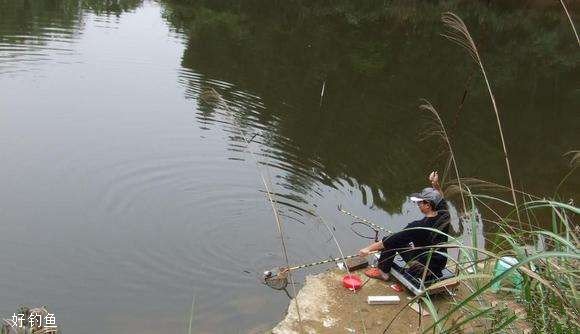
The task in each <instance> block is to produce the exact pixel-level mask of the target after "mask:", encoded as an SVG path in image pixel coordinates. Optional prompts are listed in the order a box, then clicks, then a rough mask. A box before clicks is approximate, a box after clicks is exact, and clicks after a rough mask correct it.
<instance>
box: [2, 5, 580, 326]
mask: <svg viewBox="0 0 580 334" xmlns="http://www.w3.org/2000/svg"><path fill="white" fill-rule="evenodd" d="M208 3H209V4H207V3H205V2H203V1H201V2H195V3H194V4H183V3H179V4H178V3H177V2H174V1H162V2H160V3H157V2H149V1H147V2H141V1H114V2H100V1H83V2H78V1H63V0H60V1H50V2H47V1H40V2H39V1H18V2H0V91H2V92H3V94H2V98H1V99H0V118H1V119H2V122H0V143H2V144H3V145H2V147H3V149H2V156H3V158H4V159H3V167H2V172H1V173H0V182H1V184H2V185H3V186H2V188H1V190H0V203H2V204H1V205H0V221H1V222H2V226H1V227H0V264H1V265H2V268H3V275H2V278H1V279H0V292H1V296H2V297H1V298H0V314H2V315H7V314H10V313H11V312H13V310H14V308H15V307H16V306H17V305H20V304H31V305H33V304H34V305H41V304H47V305H48V306H49V308H50V309H51V310H55V313H56V316H57V321H58V322H59V323H60V324H61V327H62V328H63V329H64V330H66V331H70V332H71V333H77V332H83V333H103V332H106V333H121V332H126V333H130V332H131V333H132V332H136V331H139V332H159V331H164V332H175V333H178V332H179V333H181V332H183V328H185V327H184V326H185V319H186V318H187V314H188V312H189V308H190V305H191V298H192V296H193V295H195V296H196V307H195V315H196V320H195V327H196V329H197V330H198V331H199V332H208V333H210V332H233V331H242V332H246V331H252V330H258V329H263V328H267V327H268V326H269V325H270V324H272V323H275V322H276V321H277V320H278V319H279V318H280V316H281V314H282V312H283V311H284V310H285V308H286V306H287V299H286V297H285V295H284V294H283V293H280V294H278V293H275V292H272V291H271V290H268V289H267V288H265V287H262V286H261V285H260V284H259V283H258V276H259V274H260V272H261V271H262V270H264V269H270V268H272V267H275V266H279V265H281V264H283V262H282V261H283V259H282V257H281V255H280V243H279V239H277V238H278V235H277V232H276V229H275V225H274V222H273V218H272V213H271V211H270V209H269V207H268V205H267V203H266V200H265V194H264V191H263V187H262V185H261V181H260V175H259V173H262V174H263V175H265V176H267V178H268V179H270V180H271V182H272V187H273V191H274V192H275V193H276V198H277V202H278V204H279V208H280V211H281V215H282V217H283V220H284V222H285V224H284V227H285V234H286V236H287V238H288V240H287V244H288V249H289V252H290V258H291V261H292V262H293V263H303V262H309V261H312V260H314V259H318V258H327V257H330V256H332V257H334V256H336V249H335V246H334V244H333V243H332V242H331V241H330V235H329V234H328V232H327V230H326V228H325V227H324V225H322V224H321V222H320V219H319V218H317V217H316V214H318V215H320V216H322V217H324V219H325V221H326V222H327V223H328V224H330V226H331V227H332V228H333V232H334V233H335V235H336V237H337V238H338V240H339V241H340V242H341V244H342V246H343V248H344V249H345V250H348V251H349V252H350V251H352V250H355V249H357V248H359V247H360V246H362V245H363V244H365V243H366V242H367V240H363V239H360V238H358V237H354V238H353V233H352V232H351V231H350V229H349V227H348V223H349V219H348V217H346V216H343V215H340V214H339V213H338V212H337V210H336V207H337V205H339V204H341V205H343V206H344V207H345V208H347V209H349V210H350V211H353V212H354V213H355V214H358V215H361V216H366V217H369V218H370V219H371V220H373V221H375V222H379V223H381V224H387V227H388V228H389V229H392V230H397V229H400V228H401V227H402V226H404V225H405V224H406V223H407V222H408V221H409V220H411V219H413V218H416V217H417V216H418V214H419V213H418V211H417V209H416V207H415V206H414V205H412V204H411V203H409V202H407V201H406V196H407V194H408V193H410V192H411V191H413V190H416V189H417V188H419V187H421V186H423V185H424V180H423V177H424V175H426V174H427V172H428V171H429V170H430V169H432V168H436V169H439V170H441V169H443V165H444V164H445V158H444V157H443V156H440V155H438V154H437V152H438V151H437V150H438V149H437V143H436V142H435V141H434V140H427V141H419V139H420V137H421V135H420V131H419V130H420V129H421V128H422V127H423V126H424V124H425V122H424V119H423V117H422V116H421V114H420V113H419V112H418V111H417V104H418V103H419V99H420V98H423V97H425V98H429V99H430V100H432V101H433V102H434V103H435V104H436V105H437V107H438V108H439V110H440V111H441V112H442V114H443V116H444V117H445V120H446V121H447V122H449V124H452V126H451V129H452V131H451V132H452V134H453V137H454V138H457V140H455V141H454V142H455V145H456V155H457V157H458V158H459V165H460V167H461V168H462V171H463V173H464V175H469V176H478V177H484V178H490V179H492V180H497V181H499V182H502V181H503V180H504V178H505V176H504V170H503V168H502V166H503V162H502V158H501V154H500V152H499V146H498V142H497V138H496V136H495V133H496V129H495V123H494V120H493V115H492V114H491V112H490V110H489V105H488V100H487V97H486V95H485V91H484V90H483V86H482V85H481V82H480V80H479V78H477V77H476V76H474V77H473V79H471V81H470V80H469V78H470V77H471V76H472V73H474V72H473V65H472V64H471V63H470V62H469V60H468V59H467V57H466V56H465V55H464V54H463V53H462V51H461V50H458V49H457V48H455V47H454V46H452V45H450V44H449V43H448V42H446V41H444V40H442V39H441V38H440V37H439V35H438V34H439V33H440V32H441V27H440V24H439V22H438V17H437V16H438V13H439V12H440V11H442V10H444V9H445V8H439V7H435V6H436V5H433V4H414V5H409V4H406V3H402V2H401V3H399V2H394V3H392V4H390V3H389V5H388V6H386V7H383V6H382V5H381V6H379V7H380V8H379V9H377V7H373V6H371V5H369V7H368V8H367V7H365V6H358V5H357V6H354V7H353V6H352V5H349V4H350V2H348V1H344V2H340V5H339V3H337V4H336V5H335V6H333V7H330V8H329V7H319V5H305V6H304V5H298V4H294V3H282V4H277V5H273V4H268V5H264V4H261V5H260V8H259V10H258V9H257V8H254V7H253V6H254V5H253V4H252V3H245V2H244V3H243V4H242V5H239V4H237V5H236V4H235V3H234V2H220V5H219V6H218V5H215V4H213V2H208ZM381 3H382V2H381ZM448 5H449V6H457V7H456V8H455V9H456V10H457V11H458V12H459V13H460V14H461V15H462V16H464V17H465V18H466V21H467V22H468V24H470V26H472V27H473V34H474V35H475V36H477V37H478V38H479V39H478V40H481V44H482V50H483V53H484V55H485V56H486V60H488V66H489V71H490V76H491V77H492V78H493V80H494V81H493V82H494V87H495V88H496V90H497V94H498V101H499V102H500V107H501V108H502V110H505V113H504V122H505V123H504V124H505V128H506V132H507V133H508V140H509V143H508V147H509V148H510V151H511V152H512V156H511V157H512V160H513V162H512V164H513V166H514V169H515V172H516V180H518V182H521V183H522V184H523V185H525V186H526V188H528V190H531V191H535V192H540V193H546V192H548V193H549V192H550V191H551V190H552V188H553V186H554V185H555V184H556V183H557V182H558V181H559V178H560V177H561V175H563V174H564V172H565V171H566V165H565V162H564V161H563V160H562V159H560V155H561V153H563V152H565V151H566V150H570V149H574V148H576V147H575V146H574V145H575V143H578V139H579V138H578V132H577V131H576V130H577V127H578V124H579V122H578V115H577V113H576V112H575V111H576V110H578V96H577V91H576V90H574V87H575V85H574V78H575V77H577V69H576V66H575V65H576V63H577V56H576V49H575V48H574V45H573V43H569V44H568V41H569V37H570V36H569V31H568V30H567V29H568V27H567V26H566V22H565V20H564V19H563V18H562V17H561V13H559V12H558V11H550V10H546V11H538V10H535V9H533V8H532V9H526V10H524V11H521V10H519V9H517V8H516V7H514V8H510V7H507V8H499V7H485V6H482V5H479V4H462V5H453V4H452V3H451V2H450V4H448ZM277 6H282V7H281V8H278V7H277ZM446 6H447V5H446ZM507 17H509V18H510V20H507V19H506V18H507ZM476 22H482V23H481V24H479V25H478V24H475V23H476ZM502 22H503V23H502ZM505 22H509V23H505ZM538 27H542V28H541V29H540V28H538ZM502 36H512V37H511V38H506V37H502ZM514 40H517V41H518V43H515V42H514ZM466 83H467V84H466ZM323 86H324V87H325V89H324V94H322V96H321V90H322V87H323ZM466 86H467V87H468V94H467V100H466V104H465V107H464V109H463V110H462V111H461V112H460V113H459V114H458V113H457V112H456V110H457V104H458V101H459V99H460V98H461V96H462V95H463V93H464V90H465V87H466ZM209 88H213V89H215V90H216V91H218V92H219V93H220V94H221V95H222V96H223V99H224V101H225V102H226V103H227V106H228V107H227V108H225V107H224V106H223V105H216V104H212V103H208V102H207V101H204V99H201V98H200V94H202V92H204V91H206V90H207V89H209ZM524 110H525V112H524ZM524 116H525V118H524ZM524 125H525V126H524ZM242 132H243V133H244V134H245V135H246V136H247V137H248V138H251V143H250V144H248V143H246V142H245V141H244V140H243V138H242V136H241V133H242ZM555 134H558V135H557V136H555ZM519 138H525V140H519ZM249 151H252V152H254V153H255V154H256V156H257V159H258V161H257V162H258V164H256V161H254V158H253V157H252V155H250V154H249V153H248V152H249ZM434 152H435V153H434ZM538 166H542V168H541V169H538ZM578 185H579V180H578V179H577V178H572V179H570V181H569V183H568V184H567V185H566V186H565V187H563V194H565V196H576V195H577V194H575V193H574V191H575V189H577V187H578ZM317 269H320V270H322V268H317ZM303 274H305V273H300V275H303ZM265 305H268V307H265Z"/></svg>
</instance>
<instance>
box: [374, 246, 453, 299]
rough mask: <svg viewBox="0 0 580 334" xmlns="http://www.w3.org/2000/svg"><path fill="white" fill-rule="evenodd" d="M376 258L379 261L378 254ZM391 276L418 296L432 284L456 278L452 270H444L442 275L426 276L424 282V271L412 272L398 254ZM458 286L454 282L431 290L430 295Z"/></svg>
mask: <svg viewBox="0 0 580 334" xmlns="http://www.w3.org/2000/svg"><path fill="white" fill-rule="evenodd" d="M375 256H377V259H378V256H379V255H378V254H376V255H375ZM390 274H391V276H393V277H394V278H396V279H397V280H398V281H399V282H401V284H403V285H404V286H405V287H407V289H409V291H411V292H412V293H413V294H414V295H416V296H418V295H422V294H424V293H425V291H426V288H428V287H429V286H431V285H432V284H435V283H437V282H441V281H444V280H446V279H449V278H452V277H455V274H454V273H453V272H451V270H449V269H447V268H444V269H443V270H442V271H441V274H440V275H434V274H431V275H427V276H425V281H424V282H423V274H422V270H421V271H419V272H417V270H412V269H411V268H409V266H407V264H406V263H405V261H404V260H403V258H402V257H401V256H400V255H398V254H397V255H396V256H395V258H394V260H393V265H392V267H391V272H390ZM457 286H459V281H457V282H452V283H450V284H448V285H445V286H441V287H439V288H437V289H434V290H430V291H429V293H430V294H438V293H442V292H446V291H450V290H452V289H454V288H456V287H457Z"/></svg>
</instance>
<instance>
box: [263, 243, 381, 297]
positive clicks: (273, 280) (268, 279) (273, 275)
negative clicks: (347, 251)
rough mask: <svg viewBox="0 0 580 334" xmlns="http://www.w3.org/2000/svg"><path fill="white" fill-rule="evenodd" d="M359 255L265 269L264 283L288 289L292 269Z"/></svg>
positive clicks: (272, 286)
mask: <svg viewBox="0 0 580 334" xmlns="http://www.w3.org/2000/svg"><path fill="white" fill-rule="evenodd" d="M378 252H379V251H372V252H369V255H371V254H375V253H378ZM359 256H360V255H359V254H352V255H347V256H344V257H335V258H333V259H327V260H322V261H316V262H312V263H307V264H301V265H297V266H293V267H289V268H288V267H280V268H279V271H278V272H275V271H273V270H266V271H264V276H263V280H264V284H266V285H267V286H269V287H271V288H273V289H276V290H284V289H286V286H287V285H288V274H289V273H290V272H291V271H295V270H299V269H304V268H308V267H314V266H318V265H321V264H325V263H330V262H338V261H346V260H348V259H352V258H355V257H359Z"/></svg>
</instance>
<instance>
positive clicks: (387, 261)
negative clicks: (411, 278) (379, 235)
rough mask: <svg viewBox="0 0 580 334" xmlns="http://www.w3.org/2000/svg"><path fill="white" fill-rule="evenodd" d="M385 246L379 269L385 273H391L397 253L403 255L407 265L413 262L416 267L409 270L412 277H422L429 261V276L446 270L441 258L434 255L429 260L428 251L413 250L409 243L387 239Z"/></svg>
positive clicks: (384, 241) (384, 242) (413, 266)
mask: <svg viewBox="0 0 580 334" xmlns="http://www.w3.org/2000/svg"><path fill="white" fill-rule="evenodd" d="M383 245H384V246H385V249H384V250H382V251H381V256H380V257H379V263H378V265H377V267H378V268H379V269H380V270H381V271H382V272H384V273H387V274H388V273H389V272H390V271H391V267H392V266H393V260H394V258H395V256H396V255H397V253H399V255H401V257H402V258H403V260H404V261H405V263H407V265H409V263H410V262H412V261H413V264H415V265H412V266H411V267H410V268H409V270H410V273H411V274H412V275H422V273H423V270H424V268H425V265H426V264H427V261H429V272H428V275H427V276H431V275H433V274H434V275H439V274H440V273H441V270H442V269H443V268H445V262H446V261H441V259H439V256H436V255H435V256H434V254H432V256H431V259H430V260H429V251H428V250H427V251H426V250H424V249H420V250H415V249H412V248H411V247H410V246H409V243H407V242H404V241H397V240H396V239H394V240H393V239H385V240H383ZM415 261H416V262H415Z"/></svg>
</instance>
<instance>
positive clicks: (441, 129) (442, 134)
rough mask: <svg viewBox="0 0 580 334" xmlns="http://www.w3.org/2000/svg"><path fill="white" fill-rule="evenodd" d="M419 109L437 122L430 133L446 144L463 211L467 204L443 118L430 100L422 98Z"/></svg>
mask: <svg viewBox="0 0 580 334" xmlns="http://www.w3.org/2000/svg"><path fill="white" fill-rule="evenodd" d="M419 109H421V110H424V111H427V112H429V113H431V115H433V118H434V119H435V121H436V122H437V126H438V128H439V129H438V130H436V131H434V132H433V133H432V134H433V135H436V136H437V137H439V138H441V140H443V143H444V144H445V145H446V146H447V150H449V157H450V160H451V164H452V165H453V169H454V171H455V177H456V178H457V185H458V187H459V195H461V203H462V204H463V212H465V210H466V209H467V204H466V203H465V197H464V196H463V187H462V186H461V178H460V177H459V168H458V167H457V162H456V161H455V154H454V153H453V148H452V147H451V141H450V140H449V136H448V135H447V130H446V129H445V125H444V124H443V120H441V117H440V116H439V113H438V112H437V110H436V109H435V107H433V105H432V104H431V102H429V101H427V100H423V104H422V105H420V106H419Z"/></svg>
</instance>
